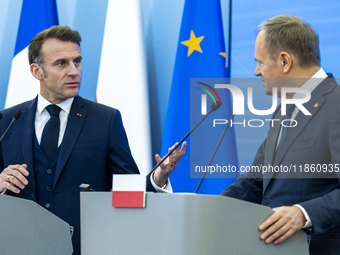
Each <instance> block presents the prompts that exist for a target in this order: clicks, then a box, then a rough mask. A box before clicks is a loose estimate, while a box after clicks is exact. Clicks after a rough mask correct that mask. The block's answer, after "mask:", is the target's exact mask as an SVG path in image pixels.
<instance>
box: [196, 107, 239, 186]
mask: <svg viewBox="0 0 340 255" xmlns="http://www.w3.org/2000/svg"><path fill="white" fill-rule="evenodd" d="M234 116H235V114H233V116H232V117H231V119H230V120H229V123H228V125H227V127H226V128H225V129H224V132H223V134H222V136H221V138H220V141H219V142H218V144H217V146H216V149H215V151H214V153H213V155H212V157H211V159H210V161H209V164H208V167H207V169H208V168H209V166H210V165H211V163H212V161H213V159H214V158H215V155H216V152H217V150H218V148H219V147H220V145H221V142H222V140H223V138H224V136H225V134H226V133H227V130H228V128H229V126H230V122H231V121H232V120H233V119H234ZM207 172H208V171H205V173H204V174H203V176H202V178H201V180H200V182H199V184H198V186H197V188H196V190H195V193H197V192H198V190H199V189H200V187H201V185H202V182H203V180H204V178H205V176H206V174H207Z"/></svg>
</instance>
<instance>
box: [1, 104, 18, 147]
mask: <svg viewBox="0 0 340 255" xmlns="http://www.w3.org/2000/svg"><path fill="white" fill-rule="evenodd" d="M0 114H1V113H0ZM21 114H22V112H21V111H16V112H15V113H14V115H13V119H12V121H11V123H9V125H8V127H7V129H6V131H5V133H4V134H3V135H2V136H1V138H0V143H1V141H2V139H4V137H5V135H6V134H7V132H8V130H9V128H10V127H11V126H12V124H13V122H14V121H16V120H18V119H19V118H20V117H21ZM1 117H2V114H1ZM0 119H1V118H0Z"/></svg>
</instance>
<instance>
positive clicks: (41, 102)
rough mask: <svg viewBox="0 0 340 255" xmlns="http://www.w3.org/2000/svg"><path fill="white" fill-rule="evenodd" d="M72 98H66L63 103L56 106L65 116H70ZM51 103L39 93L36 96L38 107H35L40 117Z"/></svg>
mask: <svg viewBox="0 0 340 255" xmlns="http://www.w3.org/2000/svg"><path fill="white" fill-rule="evenodd" d="M73 100H74V97H72V98H68V99H66V100H65V101H63V102H61V103H60V104H57V105H58V106H59V107H60V108H61V109H62V110H63V111H65V112H66V113H67V114H70V110H71V106H72V103H73ZM50 104H51V103H50V102H49V101H47V100H46V99H45V98H44V97H43V96H42V95H41V94H40V93H39V95H38V105H37V112H38V113H39V114H40V115H41V114H42V113H43V111H44V110H45V108H46V106H48V105H50Z"/></svg>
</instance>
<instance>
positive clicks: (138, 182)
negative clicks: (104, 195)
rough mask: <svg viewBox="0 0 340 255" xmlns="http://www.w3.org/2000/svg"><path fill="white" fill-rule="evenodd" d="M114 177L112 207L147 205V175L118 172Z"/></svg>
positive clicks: (140, 206)
mask: <svg viewBox="0 0 340 255" xmlns="http://www.w3.org/2000/svg"><path fill="white" fill-rule="evenodd" d="M112 179H113V181H112V207H139V208H144V207H145V191H146V176H144V175H140V174H116V175H113V178H112Z"/></svg>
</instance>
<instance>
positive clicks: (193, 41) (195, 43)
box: [181, 30, 204, 57]
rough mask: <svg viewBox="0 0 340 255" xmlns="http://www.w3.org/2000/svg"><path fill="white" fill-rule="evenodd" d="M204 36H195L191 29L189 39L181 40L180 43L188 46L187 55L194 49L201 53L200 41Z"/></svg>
mask: <svg viewBox="0 0 340 255" xmlns="http://www.w3.org/2000/svg"><path fill="white" fill-rule="evenodd" d="M203 38H204V36H200V37H196V36H195V33H194V31H192V30H191V33H190V39H189V40H187V41H183V42H181V44H183V45H185V46H188V57H189V56H190V55H191V54H192V53H193V52H194V50H196V51H198V52H201V53H203V51H202V49H201V46H200V43H201V42H202V40H203Z"/></svg>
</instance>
